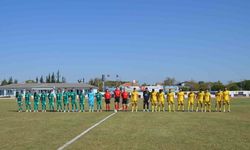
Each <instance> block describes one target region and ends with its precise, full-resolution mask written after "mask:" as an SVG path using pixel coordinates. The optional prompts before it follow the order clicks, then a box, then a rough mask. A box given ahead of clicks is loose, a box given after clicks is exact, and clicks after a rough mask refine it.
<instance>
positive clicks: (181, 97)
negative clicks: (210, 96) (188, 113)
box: [177, 92, 185, 101]
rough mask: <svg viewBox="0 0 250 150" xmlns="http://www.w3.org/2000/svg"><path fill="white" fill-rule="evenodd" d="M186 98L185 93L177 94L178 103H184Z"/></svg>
mask: <svg viewBox="0 0 250 150" xmlns="http://www.w3.org/2000/svg"><path fill="white" fill-rule="evenodd" d="M184 96H185V93H184V92H179V93H177V97H178V101H184V99H185V98H184Z"/></svg>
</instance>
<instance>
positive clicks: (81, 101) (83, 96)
mask: <svg viewBox="0 0 250 150" xmlns="http://www.w3.org/2000/svg"><path fill="white" fill-rule="evenodd" d="M79 99H80V103H84V101H85V95H84V94H83V93H81V94H80V95H79Z"/></svg>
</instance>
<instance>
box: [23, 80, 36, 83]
mask: <svg viewBox="0 0 250 150" xmlns="http://www.w3.org/2000/svg"><path fill="white" fill-rule="evenodd" d="M25 83H36V82H35V81H34V80H26V81H25Z"/></svg>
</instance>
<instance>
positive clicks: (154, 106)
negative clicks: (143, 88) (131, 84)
mask: <svg viewBox="0 0 250 150" xmlns="http://www.w3.org/2000/svg"><path fill="white" fill-rule="evenodd" d="M150 100H151V105H152V112H157V92H156V91H155V89H153V90H152V92H151V94H150Z"/></svg>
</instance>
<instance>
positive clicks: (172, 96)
mask: <svg viewBox="0 0 250 150" xmlns="http://www.w3.org/2000/svg"><path fill="white" fill-rule="evenodd" d="M167 97H168V102H173V101H174V92H171V93H168V94H167Z"/></svg>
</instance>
